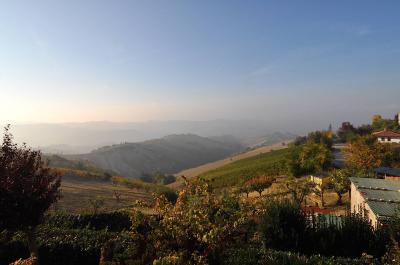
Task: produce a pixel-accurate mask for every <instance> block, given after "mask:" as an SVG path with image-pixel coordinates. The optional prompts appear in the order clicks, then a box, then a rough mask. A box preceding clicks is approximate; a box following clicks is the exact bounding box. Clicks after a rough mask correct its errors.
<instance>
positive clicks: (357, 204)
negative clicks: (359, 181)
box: [350, 183, 378, 227]
mask: <svg viewBox="0 0 400 265" xmlns="http://www.w3.org/2000/svg"><path fill="white" fill-rule="evenodd" d="M350 196H351V200H350V205H351V212H352V213H359V214H365V215H366V216H367V217H368V219H369V220H370V221H371V224H372V225H373V226H374V227H376V226H377V225H378V218H377V217H376V215H375V214H374V213H373V212H372V210H371V208H370V207H369V205H368V203H366V202H365V199H364V197H363V196H362V194H361V193H360V191H359V190H358V189H357V188H356V186H355V185H354V183H351V191H350Z"/></svg>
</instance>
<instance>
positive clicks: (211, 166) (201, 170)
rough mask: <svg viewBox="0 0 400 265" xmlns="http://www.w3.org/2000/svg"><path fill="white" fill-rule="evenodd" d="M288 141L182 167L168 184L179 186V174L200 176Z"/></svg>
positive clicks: (277, 148)
mask: <svg viewBox="0 0 400 265" xmlns="http://www.w3.org/2000/svg"><path fill="white" fill-rule="evenodd" d="M288 142H290V141H286V142H280V143H275V144H271V145H265V146H261V147H256V148H250V149H248V150H246V151H243V152H241V153H239V154H235V155H232V156H230V157H228V158H224V159H221V160H217V161H213V162H210V163H207V164H204V165H200V166H198V167H194V168H189V169H184V170H182V171H180V172H178V173H176V174H175V176H177V177H178V178H177V181H176V182H174V183H171V184H170V185H168V186H170V187H171V188H179V187H180V186H181V184H182V183H183V182H182V179H181V178H179V177H180V176H185V177H186V178H188V179H191V178H194V177H197V176H200V175H202V174H205V173H208V172H210V171H211V170H216V169H219V168H221V167H224V166H226V165H228V164H231V163H234V162H236V161H239V160H242V159H245V158H250V157H254V156H257V155H260V154H264V153H267V152H270V151H273V150H279V149H282V148H286V144H287V143H288Z"/></svg>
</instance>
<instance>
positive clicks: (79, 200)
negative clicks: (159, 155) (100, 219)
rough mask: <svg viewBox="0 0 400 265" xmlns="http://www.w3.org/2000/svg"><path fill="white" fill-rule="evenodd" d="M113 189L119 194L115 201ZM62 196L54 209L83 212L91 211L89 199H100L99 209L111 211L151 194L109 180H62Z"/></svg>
mask: <svg viewBox="0 0 400 265" xmlns="http://www.w3.org/2000/svg"><path fill="white" fill-rule="evenodd" d="M114 191H116V192H117V193H118V194H120V195H121V196H120V200H119V201H117V199H116V197H115V194H114ZM61 195H62V198H61V199H60V200H59V202H57V204H56V205H55V206H54V210H56V211H64V212H67V213H84V212H91V211H93V207H92V206H91V204H90V200H101V201H102V202H103V205H102V206H101V207H100V208H99V210H101V211H113V210H118V209H122V208H129V207H131V206H132V205H133V203H134V202H135V200H145V201H149V200H150V199H151V195H150V194H149V193H146V192H143V191H137V190H134V189H129V188H126V187H123V186H114V185H112V184H111V183H110V182H96V181H87V182H82V181H73V180H63V182H62V184H61Z"/></svg>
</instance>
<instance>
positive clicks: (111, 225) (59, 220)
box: [46, 212, 132, 232]
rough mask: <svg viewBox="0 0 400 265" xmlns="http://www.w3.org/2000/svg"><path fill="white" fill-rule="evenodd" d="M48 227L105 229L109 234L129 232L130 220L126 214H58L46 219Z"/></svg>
mask: <svg viewBox="0 0 400 265" xmlns="http://www.w3.org/2000/svg"><path fill="white" fill-rule="evenodd" d="M46 223H47V224H48V225H50V226H53V227H62V228H66V229H87V228H89V229H93V230H103V229H107V231H110V232H121V231H123V230H129V229H130V227H131V224H132V223H131V218H130V215H129V213H127V212H111V213H99V214H82V215H68V214H60V215H53V216H50V217H48V219H47V222H46Z"/></svg>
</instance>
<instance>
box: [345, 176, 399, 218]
mask: <svg viewBox="0 0 400 265" xmlns="http://www.w3.org/2000/svg"><path fill="white" fill-rule="evenodd" d="M350 181H351V191H350V198H351V200H350V201H351V203H350V204H351V212H352V213H359V214H363V215H364V216H366V217H367V218H368V219H369V220H370V221H371V224H372V225H373V226H377V225H379V224H385V223H387V221H388V220H390V218H392V217H393V216H395V215H396V213H397V211H398V209H399V208H400V181H395V180H386V179H374V178H350Z"/></svg>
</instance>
